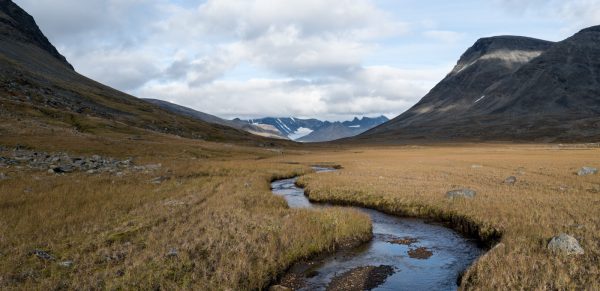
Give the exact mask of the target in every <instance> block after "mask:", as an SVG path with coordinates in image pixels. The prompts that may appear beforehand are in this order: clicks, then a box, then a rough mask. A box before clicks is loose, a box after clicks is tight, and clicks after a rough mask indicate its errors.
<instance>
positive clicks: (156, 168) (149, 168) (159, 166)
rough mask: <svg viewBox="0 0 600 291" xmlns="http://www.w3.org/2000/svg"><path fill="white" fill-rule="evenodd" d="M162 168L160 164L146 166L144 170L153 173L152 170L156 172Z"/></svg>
mask: <svg viewBox="0 0 600 291" xmlns="http://www.w3.org/2000/svg"><path fill="white" fill-rule="evenodd" d="M161 167H162V164H152V165H146V167H145V168H146V170H149V171H154V170H158V169H160V168H161Z"/></svg>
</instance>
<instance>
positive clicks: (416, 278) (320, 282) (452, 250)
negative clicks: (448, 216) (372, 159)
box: [271, 168, 482, 290]
mask: <svg viewBox="0 0 600 291" xmlns="http://www.w3.org/2000/svg"><path fill="white" fill-rule="evenodd" d="M316 170H317V171H318V172H331V171H333V170H332V169H324V168H316ZM296 180H297V178H294V179H285V180H279V181H275V182H273V183H272V184H271V187H272V189H273V193H275V194H276V195H281V196H283V197H284V198H285V200H286V201H287V202H288V205H289V206H290V207H292V208H322V207H327V206H326V205H319V204H313V203H311V202H310V201H308V199H307V198H306V196H305V195H304V190H303V189H301V188H298V187H296V185H295V182H296ZM356 209H359V210H361V211H363V212H365V213H366V214H368V215H369V216H370V217H371V220H372V221H373V240H372V241H371V242H369V243H368V244H366V245H363V246H361V247H359V248H356V249H352V250H344V251H340V252H338V253H336V254H333V255H331V256H329V257H327V258H325V259H323V260H320V261H319V262H318V263H317V264H316V265H314V266H311V267H310V269H308V270H306V272H305V273H306V274H310V275H308V276H307V278H305V283H306V284H305V286H304V287H303V289H301V290H324V289H325V288H326V287H327V285H328V284H329V282H330V281H331V279H332V278H333V277H335V276H336V275H340V274H342V273H344V272H346V271H349V270H352V269H354V268H357V267H361V266H379V265H390V266H393V267H394V269H395V273H394V274H393V275H391V276H389V277H388V278H387V279H386V281H385V282H384V283H383V284H381V285H379V286H378V287H377V288H375V289H373V290H456V289H458V286H457V284H456V282H457V278H458V276H459V274H460V273H461V272H462V271H464V270H465V269H466V268H467V267H468V266H469V265H471V264H472V263H473V261H474V260H475V259H476V258H477V257H479V255H481V254H482V250H481V249H480V248H478V246H477V242H476V241H475V240H472V239H468V238H465V237H463V236H461V235H460V234H458V233H456V232H455V231H453V230H451V229H449V228H446V227H443V226H441V225H438V224H431V223H426V222H424V221H423V220H421V219H414V218H400V217H395V216H391V215H387V214H384V213H381V212H379V211H375V210H371V209H365V208H356ZM405 237H409V238H414V239H416V240H417V242H415V243H413V244H411V245H404V244H397V243H392V242H390V241H391V240H393V239H399V238H405ZM419 247H425V248H426V249H427V250H429V251H431V252H432V253H433V254H432V255H431V257H429V258H427V259H418V258H411V257H409V255H408V251H409V250H410V249H416V248H419Z"/></svg>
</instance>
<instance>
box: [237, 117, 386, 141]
mask: <svg viewBox="0 0 600 291" xmlns="http://www.w3.org/2000/svg"><path fill="white" fill-rule="evenodd" d="M234 121H236V122H244V123H247V124H251V125H255V126H260V127H263V128H269V129H271V130H277V131H279V132H280V133H281V135H284V136H287V137H288V138H289V139H291V140H296V141H300V142H325V141H333V140H337V139H341V138H346V137H352V136H355V135H357V134H360V133H362V132H365V131H367V130H369V129H371V128H373V127H375V126H377V125H380V124H383V123H384V122H386V121H388V118H387V117H385V116H383V115H382V116H379V117H374V118H370V117H363V118H360V119H359V118H357V117H355V118H354V119H353V120H351V121H343V122H340V121H336V122H330V121H321V120H318V119H301V118H294V117H266V118H260V119H250V120H240V119H234Z"/></svg>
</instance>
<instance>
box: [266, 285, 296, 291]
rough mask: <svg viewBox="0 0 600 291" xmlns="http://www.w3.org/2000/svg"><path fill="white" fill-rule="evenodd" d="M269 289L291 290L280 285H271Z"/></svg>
mask: <svg viewBox="0 0 600 291" xmlns="http://www.w3.org/2000/svg"><path fill="white" fill-rule="evenodd" d="M269 291H292V289H291V288H288V287H285V286H281V285H273V286H271V288H269Z"/></svg>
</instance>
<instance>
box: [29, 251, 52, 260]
mask: <svg viewBox="0 0 600 291" xmlns="http://www.w3.org/2000/svg"><path fill="white" fill-rule="evenodd" d="M31 254H32V255H35V256H36V257H38V258H40V259H42V260H46V261H52V260H54V256H52V255H51V254H50V253H48V252H46V251H42V250H33V251H31Z"/></svg>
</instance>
